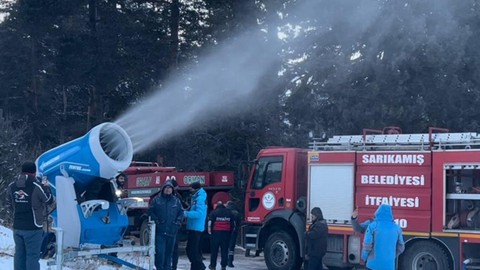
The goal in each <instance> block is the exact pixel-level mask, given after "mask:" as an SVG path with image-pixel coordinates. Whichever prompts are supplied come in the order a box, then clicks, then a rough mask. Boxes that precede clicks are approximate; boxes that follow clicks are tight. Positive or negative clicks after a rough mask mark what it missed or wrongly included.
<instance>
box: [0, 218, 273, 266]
mask: <svg viewBox="0 0 480 270" xmlns="http://www.w3.org/2000/svg"><path fill="white" fill-rule="evenodd" d="M14 248H15V244H14V242H13V236H12V231H11V230H10V229H8V228H5V227H3V226H0V269H1V270H13V253H14ZM179 252H180V258H179V262H178V269H179V270H189V269H190V263H189V262H188V259H187V257H186V256H185V254H184V248H182V247H180V249H179ZM219 255H220V254H219ZM118 256H119V257H120V258H122V259H124V260H126V261H128V262H130V263H133V264H135V265H138V266H140V267H143V268H145V269H148V260H147V259H146V258H145V256H143V255H141V254H140V253H133V254H121V253H119V254H118ZM204 257H206V258H207V259H206V260H205V261H204V263H205V265H206V266H208V264H209V257H210V256H209V254H204ZM219 262H220V256H219V258H218V264H219ZM234 264H235V268H233V269H232V268H227V269H228V270H247V269H248V270H266V269H267V267H266V266H265V262H264V259H263V257H262V256H259V257H245V256H244V252H243V250H242V249H240V248H237V251H236V255H235V262H234ZM40 269H42V270H47V269H52V270H53V269H55V268H54V267H49V266H47V261H46V260H40ZM63 269H65V270H77V269H92V270H93V269H98V270H114V269H122V270H125V269H131V268H128V267H126V266H122V267H116V266H112V265H108V264H107V263H106V261H103V260H98V259H81V260H77V261H75V262H67V263H66V264H65V265H64V267H63ZM217 269H220V266H219V265H218V266H217Z"/></svg>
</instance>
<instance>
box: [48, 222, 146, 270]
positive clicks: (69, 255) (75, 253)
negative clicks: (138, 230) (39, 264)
mask: <svg viewBox="0 0 480 270" xmlns="http://www.w3.org/2000/svg"><path fill="white" fill-rule="evenodd" d="M148 225H149V228H150V241H149V245H148V246H132V245H130V246H122V247H109V248H102V247H100V246H92V247H86V246H84V247H83V248H79V249H69V248H67V249H65V248H64V247H63V234H64V231H63V229H62V228H58V227H55V228H52V229H53V230H54V231H55V236H56V240H57V241H56V254H55V257H54V258H52V259H50V260H49V261H48V262H47V265H48V266H49V269H52V268H51V266H55V268H54V269H55V270H62V269H63V263H64V262H66V261H69V260H72V259H74V258H78V257H99V258H103V259H107V260H110V261H114V262H116V263H119V264H122V265H125V266H127V267H130V268H133V269H142V270H145V269H144V268H141V267H139V266H136V265H133V264H132V263H130V262H127V261H124V260H122V259H119V258H117V257H113V256H109V255H108V254H110V253H128V252H135V251H140V252H146V253H147V255H148V256H149V264H148V270H153V267H154V262H155V223H154V222H149V223H148Z"/></svg>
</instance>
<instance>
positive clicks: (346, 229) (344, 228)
mask: <svg viewBox="0 0 480 270" xmlns="http://www.w3.org/2000/svg"><path fill="white" fill-rule="evenodd" d="M328 229H329V230H337V231H350V232H351V231H353V229H352V227H343V226H342V227H337V226H332V225H328Z"/></svg>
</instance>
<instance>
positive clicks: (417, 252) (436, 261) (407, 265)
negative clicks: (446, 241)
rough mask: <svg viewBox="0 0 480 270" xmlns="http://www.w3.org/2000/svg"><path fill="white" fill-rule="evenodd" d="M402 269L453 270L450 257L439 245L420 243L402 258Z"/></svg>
mask: <svg viewBox="0 0 480 270" xmlns="http://www.w3.org/2000/svg"><path fill="white" fill-rule="evenodd" d="M399 263H400V267H399V268H398V269H404V270H422V269H438V270H440V269H451V268H450V262H449V255H448V254H447V252H446V251H445V250H444V249H443V248H442V247H441V246H440V245H439V244H437V243H435V242H431V241H418V242H416V243H413V244H412V245H411V246H410V247H409V248H407V250H405V253H404V254H402V256H400V260H399Z"/></svg>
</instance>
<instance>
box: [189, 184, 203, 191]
mask: <svg viewBox="0 0 480 270" xmlns="http://www.w3.org/2000/svg"><path fill="white" fill-rule="evenodd" d="M190 187H191V188H193V189H195V190H197V189H199V188H201V187H202V185H201V184H200V182H193V183H192V184H190Z"/></svg>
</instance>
